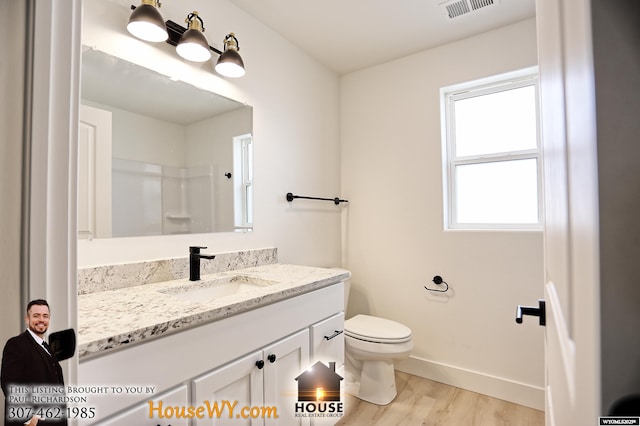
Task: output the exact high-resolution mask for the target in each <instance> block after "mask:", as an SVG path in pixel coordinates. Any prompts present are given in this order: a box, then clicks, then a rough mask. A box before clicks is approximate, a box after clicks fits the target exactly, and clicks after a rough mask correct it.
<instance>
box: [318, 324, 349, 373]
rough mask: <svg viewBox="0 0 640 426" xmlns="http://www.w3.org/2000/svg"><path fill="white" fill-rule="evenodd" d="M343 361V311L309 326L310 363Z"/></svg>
mask: <svg viewBox="0 0 640 426" xmlns="http://www.w3.org/2000/svg"><path fill="white" fill-rule="evenodd" d="M316 361H322V362H323V363H325V364H328V363H329V362H335V363H336V367H340V366H341V365H342V364H343V363H344V312H340V313H338V314H335V315H334V316H332V317H329V318H327V319H325V320H323V321H320V322H319V323H316V324H314V325H312V326H311V364H312V365H313V364H315V363H316Z"/></svg>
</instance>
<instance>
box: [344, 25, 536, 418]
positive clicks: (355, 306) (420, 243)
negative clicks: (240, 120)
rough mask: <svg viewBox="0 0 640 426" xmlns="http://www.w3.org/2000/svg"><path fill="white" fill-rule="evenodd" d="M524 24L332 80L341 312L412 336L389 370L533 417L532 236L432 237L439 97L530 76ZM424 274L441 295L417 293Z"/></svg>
mask: <svg viewBox="0 0 640 426" xmlns="http://www.w3.org/2000/svg"><path fill="white" fill-rule="evenodd" d="M536 63H537V56H536V28H535V20H533V19H530V20H527V21H523V22H521V23H518V24H515V25H511V26H508V27H505V28H502V29H498V30H495V31H491V32H488V33H485V34H482V35H478V36H475V37H473V38H470V39H466V40H462V41H459V42H456V43H451V44H448V45H445V46H441V47H438V48H435V49H431V50H428V51H425V52H422V53H419V54H416V55H413V56H409V57H406V58H403V59H400V60H397V61H393V62H390V63H387V64H383V65H380V66H377V67H373V68H369V69H365V70H362V71H358V72H354V73H351V74H348V75H345V76H343V77H342V78H341V87H340V97H341V105H340V107H341V123H342V124H341V143H342V194H343V196H344V197H346V198H348V199H349V200H350V203H349V204H350V205H349V210H348V214H347V216H346V218H345V221H344V223H345V229H344V231H343V232H344V233H345V243H344V248H343V249H344V254H343V256H344V259H345V263H344V267H345V268H346V269H349V270H351V271H352V273H353V278H352V290H351V296H350V300H349V313H348V315H352V314H354V313H358V312H365V313H372V314H375V315H380V316H382V317H386V318H391V319H394V320H397V321H400V322H403V323H405V324H407V325H408V326H409V327H410V328H411V329H412V330H413V333H414V335H413V338H414V342H415V349H414V351H413V358H412V359H411V360H410V361H408V362H404V363H400V364H398V366H399V368H400V369H404V370H406V371H410V372H413V373H415V374H419V375H423V376H425V377H431V378H435V379H436V380H440V381H444V382H448V383H452V384H454V385H458V386H461V387H465V388H470V389H472V390H477V391H480V392H482V393H486V394H490V395H495V396H498V397H500V398H504V399H508V400H512V401H516V402H520V403H523V404H527V405H530V406H534V407H538V408H543V406H544V402H543V392H542V386H543V384H544V375H543V368H544V356H543V347H544V342H543V329H542V327H539V326H538V325H537V321H535V319H533V320H532V319H531V318H527V320H525V324H523V325H519V326H518V325H516V323H515V321H514V317H515V310H516V305H517V304H527V305H537V299H538V298H540V297H542V295H543V276H542V274H543V266H542V233H541V232H536V231H532V232H507V231H501V232H464V231H443V206H442V204H443V202H442V165H441V159H442V155H441V138H440V137H441V133H440V131H441V130H440V103H439V102H440V100H439V89H440V88H441V87H443V86H448V85H452V84H455V83H461V82H465V81H469V80H474V79H478V78H482V77H487V76H491V75H495V74H499V73H503V72H508V71H512V70H516V69H521V68H525V67H530V66H535V65H536ZM434 275H441V276H442V277H443V278H444V279H445V281H447V282H448V283H449V285H450V290H449V293H448V295H447V296H442V295H438V294H432V293H428V292H427V291H426V290H425V289H424V288H423V285H427V284H428V285H431V286H432V287H433V286H434V284H433V283H431V282H430V281H431V279H432V277H433V276H434Z"/></svg>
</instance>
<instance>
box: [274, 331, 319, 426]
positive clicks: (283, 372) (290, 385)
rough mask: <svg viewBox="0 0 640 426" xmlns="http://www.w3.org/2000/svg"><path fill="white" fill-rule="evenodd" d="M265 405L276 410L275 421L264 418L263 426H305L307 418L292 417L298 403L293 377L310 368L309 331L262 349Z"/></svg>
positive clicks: (296, 386) (307, 422) (300, 332)
mask: <svg viewBox="0 0 640 426" xmlns="http://www.w3.org/2000/svg"><path fill="white" fill-rule="evenodd" d="M263 352H264V357H265V360H264V362H265V366H264V401H265V405H267V406H274V407H277V409H278V418H277V419H275V418H265V424H266V425H281V426H292V425H308V424H309V419H308V418H301V417H298V418H296V417H295V403H296V402H297V401H298V382H297V381H296V377H298V375H299V374H300V373H302V372H303V371H304V370H305V369H307V368H309V366H310V365H309V330H308V329H304V330H302V331H299V332H298V333H295V334H292V335H291V336H289V337H286V338H284V339H282V340H279V341H277V342H276V343H274V344H272V345H270V346H267V347H265V348H264V351H263Z"/></svg>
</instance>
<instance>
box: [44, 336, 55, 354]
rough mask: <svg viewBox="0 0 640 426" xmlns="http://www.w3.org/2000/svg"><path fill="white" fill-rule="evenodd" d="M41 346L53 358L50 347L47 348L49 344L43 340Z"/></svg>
mask: <svg viewBox="0 0 640 426" xmlns="http://www.w3.org/2000/svg"><path fill="white" fill-rule="evenodd" d="M42 346H44V348H45V349H46V351H47V352H48V353H49V355H51V356H53V351H52V350H51V346H49V344H48V343H47V342H45V341H44V340H43V341H42Z"/></svg>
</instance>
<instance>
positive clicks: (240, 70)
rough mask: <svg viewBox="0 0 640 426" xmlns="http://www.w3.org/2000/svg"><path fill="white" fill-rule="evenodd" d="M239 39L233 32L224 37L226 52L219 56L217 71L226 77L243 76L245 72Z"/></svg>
mask: <svg viewBox="0 0 640 426" xmlns="http://www.w3.org/2000/svg"><path fill="white" fill-rule="evenodd" d="M238 50H240V48H239V47H238V39H237V38H236V36H235V35H234V34H233V33H230V34H228V35H227V36H226V37H225V38H224V52H222V54H221V55H220V57H219V58H218V62H217V63H216V66H215V69H216V72H217V73H218V74H220V75H223V76H225V77H232V78H237V77H242V76H243V75H244V74H245V70H244V62H243V61H242V58H241V57H240V54H239V53H238Z"/></svg>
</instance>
